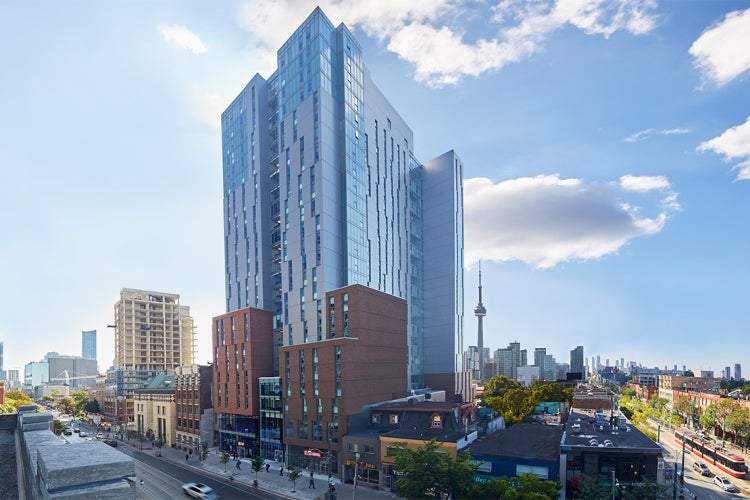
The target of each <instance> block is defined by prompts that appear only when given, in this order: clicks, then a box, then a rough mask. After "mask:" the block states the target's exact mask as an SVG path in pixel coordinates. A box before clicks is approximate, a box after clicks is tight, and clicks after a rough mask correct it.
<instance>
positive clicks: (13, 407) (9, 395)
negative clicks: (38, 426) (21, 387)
mask: <svg viewBox="0 0 750 500" xmlns="http://www.w3.org/2000/svg"><path fill="white" fill-rule="evenodd" d="M33 404H34V402H33V401H32V400H31V398H30V397H29V396H27V395H26V393H24V392H23V391H18V390H15V389H14V390H11V391H8V392H6V393H5V403H3V404H2V405H0V413H18V407H19V406H22V405H33Z"/></svg>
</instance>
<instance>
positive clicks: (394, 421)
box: [388, 414, 398, 424]
mask: <svg viewBox="0 0 750 500" xmlns="http://www.w3.org/2000/svg"><path fill="white" fill-rule="evenodd" d="M388 422H389V423H391V424H398V415H397V414H393V415H389V416H388Z"/></svg>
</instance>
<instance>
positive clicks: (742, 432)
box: [726, 404, 750, 451]
mask: <svg viewBox="0 0 750 500" xmlns="http://www.w3.org/2000/svg"><path fill="white" fill-rule="evenodd" d="M726 423H727V428H728V429H729V430H731V431H732V432H734V434H735V436H737V441H739V445H740V446H741V447H742V451H745V446H746V445H747V437H748V435H750V409H749V408H748V407H746V406H742V405H739V404H738V405H735V406H734V408H733V409H732V412H731V413H730V414H729V415H728V416H727V422H726Z"/></svg>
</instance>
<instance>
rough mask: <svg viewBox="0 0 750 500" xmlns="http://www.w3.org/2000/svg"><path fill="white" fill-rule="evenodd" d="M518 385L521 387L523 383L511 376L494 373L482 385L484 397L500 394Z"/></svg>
mask: <svg viewBox="0 0 750 500" xmlns="http://www.w3.org/2000/svg"><path fill="white" fill-rule="evenodd" d="M520 387H523V384H521V383H520V382H518V381H516V380H513V379H512V378H509V377H506V376H505V375H495V376H494V377H492V378H491V379H489V380H488V381H487V383H486V384H485V385H484V398H485V399H486V398H487V397H493V396H502V395H504V394H505V392H506V391H508V390H509V389H518V388H520Z"/></svg>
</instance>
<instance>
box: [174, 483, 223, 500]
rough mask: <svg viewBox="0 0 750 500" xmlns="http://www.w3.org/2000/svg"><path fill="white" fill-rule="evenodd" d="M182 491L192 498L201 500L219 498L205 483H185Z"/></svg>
mask: <svg viewBox="0 0 750 500" xmlns="http://www.w3.org/2000/svg"><path fill="white" fill-rule="evenodd" d="M182 491H184V492H185V494H186V495H188V496H190V497H193V498H200V499H201V500H213V499H216V498H219V496H218V495H217V494H216V492H215V491H214V490H213V489H212V488H211V487H210V486H206V485H205V484H203V483H185V484H183V485H182Z"/></svg>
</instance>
